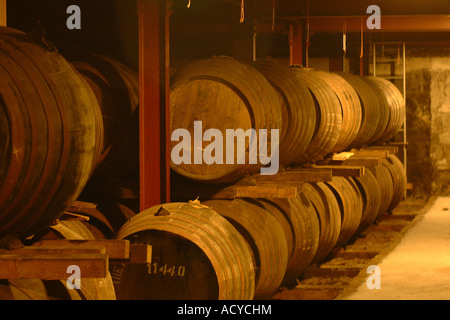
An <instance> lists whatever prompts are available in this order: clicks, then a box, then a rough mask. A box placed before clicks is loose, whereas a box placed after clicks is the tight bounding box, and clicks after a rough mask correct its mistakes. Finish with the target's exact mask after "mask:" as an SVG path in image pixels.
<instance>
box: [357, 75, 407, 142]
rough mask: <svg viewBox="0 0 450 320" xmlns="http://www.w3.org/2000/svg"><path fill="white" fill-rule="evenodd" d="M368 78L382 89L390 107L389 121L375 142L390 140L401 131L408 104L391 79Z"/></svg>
mask: <svg viewBox="0 0 450 320" xmlns="http://www.w3.org/2000/svg"><path fill="white" fill-rule="evenodd" d="M366 79H367V80H369V81H370V82H372V83H373V84H375V85H376V86H377V87H378V88H379V89H380V90H379V93H380V94H381V95H382V96H383V97H384V98H385V99H386V103H387V105H388V107H389V110H388V116H389V117H388V119H389V120H388V123H387V126H386V128H385V129H384V131H383V132H382V134H381V135H380V136H379V137H378V138H377V139H374V141H373V142H374V143H380V142H385V141H389V140H391V139H392V138H394V137H395V135H396V134H397V133H398V132H399V131H400V129H401V128H402V126H403V122H404V120H405V112H406V104H405V99H404V98H403V95H402V93H401V92H400V90H399V89H398V88H397V86H396V85H394V84H393V83H392V82H390V81H389V80H386V79H383V78H379V77H366Z"/></svg>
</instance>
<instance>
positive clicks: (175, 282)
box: [113, 202, 255, 300]
mask: <svg viewBox="0 0 450 320" xmlns="http://www.w3.org/2000/svg"><path fill="white" fill-rule="evenodd" d="M117 238H118V239H129V240H130V241H131V242H132V243H147V244H150V245H152V252H153V254H152V263H151V264H150V265H146V264H143V265H136V264H135V265H130V264H123V265H116V266H115V270H114V272H113V278H114V281H115V288H116V295H117V298H118V299H119V300H121V299H125V300H130V299H131V300H148V299H152V300H154V299H157V300H172V299H175V300H205V299H207V300H216V299H221V300H236V299H245V300H247V299H253V297H254V291H255V271H254V264H253V258H252V256H253V254H252V253H251V252H250V247H249V246H248V244H247V242H246V240H245V239H244V238H243V236H241V234H240V233H239V232H238V231H237V230H236V229H235V228H234V227H233V226H232V224H231V223H229V222H228V221H227V220H226V219H225V218H224V217H222V216H221V215H219V214H218V213H217V212H215V211H214V210H212V209H211V208H209V207H207V206H205V205H203V204H200V203H196V202H193V203H169V204H163V205H159V206H155V207H153V208H150V209H147V210H145V211H143V212H141V213H139V214H137V215H136V216H134V217H133V218H131V219H130V220H129V221H128V222H127V223H125V224H124V225H123V227H122V228H121V229H120V230H119V232H118V233H117Z"/></svg>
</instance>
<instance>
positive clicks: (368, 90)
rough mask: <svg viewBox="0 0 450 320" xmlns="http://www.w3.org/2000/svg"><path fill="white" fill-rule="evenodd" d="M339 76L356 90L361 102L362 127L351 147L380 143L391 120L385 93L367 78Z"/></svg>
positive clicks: (340, 73) (342, 73)
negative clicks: (379, 140)
mask: <svg viewBox="0 0 450 320" xmlns="http://www.w3.org/2000/svg"><path fill="white" fill-rule="evenodd" d="M338 74H339V75H340V76H341V77H343V78H344V79H345V80H347V81H348V83H350V85H351V86H352V87H353V89H355V91H356V93H357V94H358V96H359V99H360V102H361V108H362V119H361V127H360V129H359V132H358V135H357V136H356V138H355V139H354V141H353V143H352V144H351V146H352V147H355V148H358V147H362V146H364V145H368V144H372V143H373V142H375V141H378V139H379V138H380V137H381V135H382V134H383V132H384V131H385V129H386V126H387V124H388V120H389V106H388V105H387V101H386V98H385V97H384V94H383V92H382V91H381V89H380V88H379V87H378V86H377V85H375V84H374V83H373V82H372V81H370V80H368V79H367V78H366V77H361V76H357V75H352V74H350V73H346V72H339V73H338Z"/></svg>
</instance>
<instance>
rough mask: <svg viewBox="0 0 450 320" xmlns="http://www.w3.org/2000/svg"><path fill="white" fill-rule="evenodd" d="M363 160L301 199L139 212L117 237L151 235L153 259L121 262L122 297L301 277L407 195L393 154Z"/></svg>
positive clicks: (189, 294)
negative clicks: (359, 170)
mask: <svg viewBox="0 0 450 320" xmlns="http://www.w3.org/2000/svg"><path fill="white" fill-rule="evenodd" d="M365 169H366V170H365V174H364V175H362V176H360V177H340V176H336V177H333V178H332V180H331V181H328V182H317V183H305V184H304V188H303V191H302V192H300V193H298V194H297V195H296V197H295V198H288V199H279V198H265V199H262V198H258V199H256V198H236V199H211V200H207V201H204V202H201V203H200V202H199V201H198V200H196V201H190V202H188V203H181V202H180V203H168V204H162V205H158V206H155V207H153V208H150V209H148V210H145V211H143V212H141V213H138V214H136V215H135V216H134V217H132V218H131V219H129V220H128V221H127V222H126V223H125V224H124V225H123V226H122V227H121V228H120V230H119V231H118V232H117V238H118V239H129V240H130V241H132V242H134V243H147V244H151V245H152V249H153V261H152V265H150V266H146V265H145V266H144V265H141V266H136V265H123V266H122V267H121V269H120V272H119V273H120V277H118V278H116V283H115V290H116V295H117V297H118V299H195V300H197V299H270V298H271V297H272V296H273V295H274V294H275V293H276V292H277V290H279V288H280V287H281V286H286V287H292V286H295V285H296V279H298V278H299V277H300V276H301V275H302V274H303V273H304V271H305V270H306V268H307V267H309V266H310V265H311V264H313V263H320V262H321V261H324V260H325V259H326V258H327V256H328V255H329V254H330V253H331V252H332V250H333V249H334V248H337V247H340V246H343V245H345V244H346V243H348V242H349V241H350V240H351V239H354V238H355V237H357V236H358V235H360V234H361V233H362V232H363V231H365V230H367V228H369V227H370V226H371V225H372V224H373V223H374V222H375V220H376V219H377V217H379V216H380V215H381V214H383V213H385V212H386V211H391V210H393V209H394V208H395V207H396V206H397V205H398V204H399V202H400V201H401V200H402V198H403V194H404V192H405V190H406V177H405V170H404V167H403V165H402V163H401V162H400V160H399V159H398V158H397V157H396V156H395V155H390V156H389V157H388V158H384V159H382V161H381V164H379V165H376V166H373V167H366V168H365ZM180 270H182V271H181V272H180Z"/></svg>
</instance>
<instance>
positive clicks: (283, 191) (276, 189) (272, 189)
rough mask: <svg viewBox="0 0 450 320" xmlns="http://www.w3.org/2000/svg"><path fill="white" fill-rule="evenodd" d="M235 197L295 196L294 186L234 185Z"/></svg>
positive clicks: (285, 197) (296, 191)
mask: <svg viewBox="0 0 450 320" xmlns="http://www.w3.org/2000/svg"><path fill="white" fill-rule="evenodd" d="M235 188H236V197H241V198H284V199H289V198H291V199H292V198H295V197H296V196H297V194H298V189H297V187H296V186H261V185H259V186H236V187H235Z"/></svg>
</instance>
